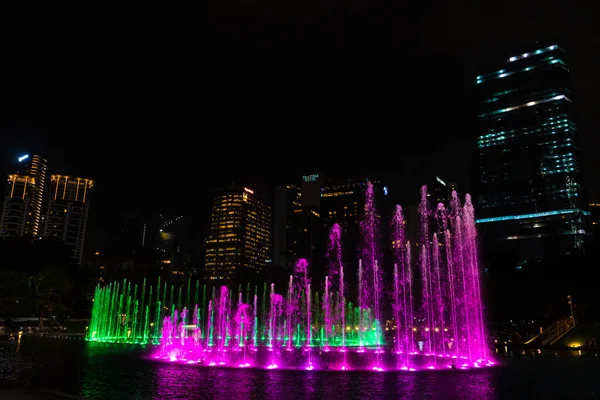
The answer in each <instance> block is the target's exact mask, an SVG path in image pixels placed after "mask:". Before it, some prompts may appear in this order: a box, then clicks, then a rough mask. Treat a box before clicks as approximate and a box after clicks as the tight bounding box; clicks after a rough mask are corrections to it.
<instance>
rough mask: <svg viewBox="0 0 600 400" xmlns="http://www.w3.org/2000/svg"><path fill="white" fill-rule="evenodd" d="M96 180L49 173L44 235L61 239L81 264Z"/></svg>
mask: <svg viewBox="0 0 600 400" xmlns="http://www.w3.org/2000/svg"><path fill="white" fill-rule="evenodd" d="M93 187H94V181H93V180H91V179H88V178H75V177H69V176H65V175H54V174H53V175H51V176H50V190H49V191H48V194H49V195H48V209H47V212H46V221H45V222H46V223H45V226H44V236H54V237H57V238H59V239H61V240H62V241H63V242H64V243H65V244H66V245H67V246H69V248H70V249H71V251H72V257H73V259H75V261H76V262H77V263H78V264H81V261H82V258H83V245H84V242H85V232H86V227H87V220H88V214H89V207H90V197H91V191H92V188H93Z"/></svg>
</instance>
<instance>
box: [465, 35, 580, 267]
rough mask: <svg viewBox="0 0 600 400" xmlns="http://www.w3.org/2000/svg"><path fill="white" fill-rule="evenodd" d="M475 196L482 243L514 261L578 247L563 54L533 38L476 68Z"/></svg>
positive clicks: (576, 180) (576, 167) (576, 176)
mask: <svg viewBox="0 0 600 400" xmlns="http://www.w3.org/2000/svg"><path fill="white" fill-rule="evenodd" d="M474 93H475V96H476V99H477V107H476V110H477V111H476V112H477V129H478V140H477V151H476V155H475V158H474V162H475V163H476V173H475V176H476V182H475V185H474V192H475V198H476V201H477V205H478V210H477V211H478V212H477V216H478V218H479V219H478V220H477V223H478V224H479V227H480V231H481V232H482V234H483V235H484V245H485V248H486V250H488V251H489V250H492V251H494V252H502V253H503V254H504V255H512V256H514V258H515V261H516V262H521V261H528V260H534V259H538V260H539V259H542V258H544V256H549V255H550V254H556V251H559V252H561V253H562V254H569V253H572V252H574V251H578V250H580V249H582V246H583V242H584V238H585V236H586V235H587V232H586V223H587V216H588V215H589V213H588V212H587V211H586V206H585V203H584V199H583V191H582V179H581V171H580V169H581V165H580V159H579V148H578V145H577V125H576V124H575V118H574V112H573V95H572V92H571V79H570V72H569V64H568V59H567V54H566V52H565V51H564V49H562V48H561V47H560V46H558V45H556V44H552V45H549V46H539V47H534V48H532V49H530V51H528V52H525V53H521V54H515V55H513V56H512V57H510V58H507V59H506V60H504V62H502V63H501V64H500V65H498V67H497V69H495V70H493V71H492V72H490V73H486V74H484V75H479V76H477V78H476V80H475V84H474Z"/></svg>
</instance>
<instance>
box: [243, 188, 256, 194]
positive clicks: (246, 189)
mask: <svg viewBox="0 0 600 400" xmlns="http://www.w3.org/2000/svg"><path fill="white" fill-rule="evenodd" d="M244 190H245V191H246V192H248V193H250V194H254V190H251V189H248V188H246V187H245V188H244Z"/></svg>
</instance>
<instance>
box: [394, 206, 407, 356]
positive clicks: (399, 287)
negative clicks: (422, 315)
mask: <svg viewBox="0 0 600 400" xmlns="http://www.w3.org/2000/svg"><path fill="white" fill-rule="evenodd" d="M404 240H405V239H404V214H403V213H402V207H401V206H400V205H396V211H395V213H394V217H393V219H392V246H393V254H394V296H393V298H394V305H393V308H394V320H395V322H396V352H397V353H398V354H400V353H401V352H402V348H403V346H402V339H401V332H402V330H401V329H400V324H402V325H403V327H404V329H405V330H406V326H407V321H406V314H405V313H406V300H405V299H406V288H405V287H404V286H405V282H404V279H403V277H402V276H401V275H400V272H399V268H400V270H401V271H402V273H404V263H405V259H404V248H405V243H404ZM400 293H402V296H403V298H404V301H403V302H401V301H400ZM401 316H404V321H401ZM407 343H408V342H406V344H407Z"/></svg>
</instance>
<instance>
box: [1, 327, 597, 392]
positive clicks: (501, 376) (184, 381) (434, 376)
mask: <svg viewBox="0 0 600 400" xmlns="http://www.w3.org/2000/svg"><path fill="white" fill-rule="evenodd" d="M17 350H18V351H17ZM147 354H148V349H144V348H140V347H135V346H129V345H114V344H103V343H87V342H84V341H81V340H60V339H47V338H28V337H24V338H23V339H22V340H21V343H20V345H18V346H17V343H16V341H13V342H2V343H1V344H0V379H3V380H9V381H14V382H19V383H22V384H28V385H35V386H40V387H43V388H47V389H52V390H59V391H63V392H67V393H72V394H79V395H82V396H84V397H88V398H91V399H99V400H101V399H110V400H116V399H148V398H156V399H172V398H184V399H194V398H216V399H282V398H293V399H314V398H327V399H335V400H340V399H351V398H352V399H355V398H360V399H382V398H385V399H391V398H402V399H423V398H443V399H492V398H493V399H498V398H506V399H531V398H543V397H545V398H561V397H562V398H569V399H573V398H593V397H594V396H600V380H599V379H598V377H599V376H600V360H599V359H598V355H597V354H595V353H582V354H581V355H579V354H578V352H575V353H572V352H565V353H564V354H562V353H561V354H555V353H554V352H541V354H537V352H532V353H529V352H528V353H526V354H525V355H523V354H520V353H519V354H518V355H515V356H512V357H511V356H504V357H499V361H500V362H501V363H502V365H501V366H498V367H494V368H486V369H480V370H468V371H460V370H447V371H421V372H398V371H396V372H383V373H382V372H371V371H362V372H359V371H303V370H300V371H284V370H272V371H270V370H258V369H243V368H236V369H230V368H216V367H202V366H198V365H185V364H177V363H173V364H171V363H164V362H157V361H154V360H152V359H151V358H149V357H148V356H147Z"/></svg>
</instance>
